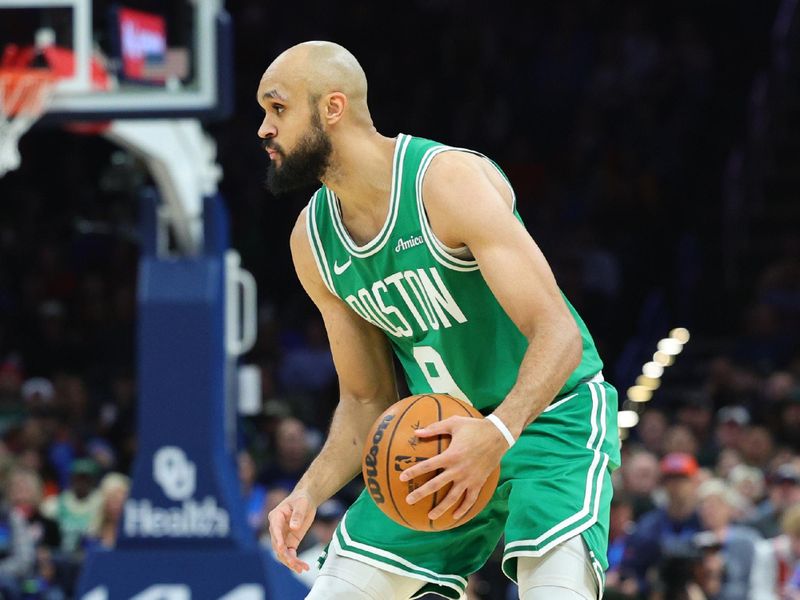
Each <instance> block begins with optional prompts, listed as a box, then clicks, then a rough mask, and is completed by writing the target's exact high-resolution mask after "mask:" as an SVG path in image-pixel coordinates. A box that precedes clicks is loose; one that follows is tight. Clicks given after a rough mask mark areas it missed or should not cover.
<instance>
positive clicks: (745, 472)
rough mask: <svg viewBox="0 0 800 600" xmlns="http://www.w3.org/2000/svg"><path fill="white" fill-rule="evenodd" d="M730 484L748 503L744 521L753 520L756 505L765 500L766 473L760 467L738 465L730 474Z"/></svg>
mask: <svg viewBox="0 0 800 600" xmlns="http://www.w3.org/2000/svg"><path fill="white" fill-rule="evenodd" d="M728 482H729V483H730V484H731V486H732V487H733V489H734V490H736V491H737V492H738V493H739V494H740V495H741V496H742V499H743V501H744V502H745V503H746V507H745V513H744V515H742V517H743V518H742V520H744V521H748V520H752V519H753V518H754V517H755V510H756V509H755V507H756V505H758V504H759V503H760V502H761V501H762V500H763V498H764V487H765V486H764V473H763V472H762V470H761V469H759V468H758V467H751V466H748V465H736V466H735V467H733V468H732V469H731V470H730V472H729V473H728Z"/></svg>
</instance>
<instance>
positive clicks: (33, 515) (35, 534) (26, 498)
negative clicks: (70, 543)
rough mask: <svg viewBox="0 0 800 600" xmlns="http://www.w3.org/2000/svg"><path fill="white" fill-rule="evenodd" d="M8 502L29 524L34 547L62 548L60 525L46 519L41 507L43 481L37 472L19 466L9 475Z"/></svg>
mask: <svg viewBox="0 0 800 600" xmlns="http://www.w3.org/2000/svg"><path fill="white" fill-rule="evenodd" d="M8 500H9V503H10V505H11V507H12V509H13V510H14V511H16V512H17V513H18V514H20V515H22V516H23V517H24V519H25V522H26V523H27V528H28V534H29V536H30V538H31V540H32V541H33V543H34V545H35V546H36V547H37V548H38V547H39V546H45V547H47V548H50V549H51V550H52V549H57V548H59V547H60V546H61V531H60V530H59V528H58V523H57V522H56V521H55V520H53V519H49V518H47V517H45V516H44V515H43V514H42V512H41V510H40V509H39V505H40V504H41V502H42V480H41V478H40V477H39V474H38V473H36V471H33V470H31V469H28V468H26V467H21V466H17V467H15V468H14V469H12V471H11V473H10V474H9V481H8Z"/></svg>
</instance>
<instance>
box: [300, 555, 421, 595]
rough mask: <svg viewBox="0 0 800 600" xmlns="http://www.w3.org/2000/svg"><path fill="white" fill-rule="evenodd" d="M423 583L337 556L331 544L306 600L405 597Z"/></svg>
mask: <svg viewBox="0 0 800 600" xmlns="http://www.w3.org/2000/svg"><path fill="white" fill-rule="evenodd" d="M423 585H425V582H424V581H422V580H420V579H415V578H413V577H407V576H404V575H398V574H396V573H391V572H389V571H385V570H383V569H379V568H377V567H374V566H372V565H368V564H367V563H364V562H361V561H359V560H355V559H352V558H348V557H346V556H341V555H340V554H337V553H336V551H335V549H334V548H333V547H331V549H330V551H329V553H328V556H327V557H326V558H325V564H323V565H322V569H320V572H319V576H318V577H317V578H316V580H315V581H314V586H313V587H312V588H311V592H310V593H309V594H308V596H306V600H408V599H409V598H410V597H411V596H412V595H413V594H414V593H415V592H416V591H417V590H419V589H420V588H421V587H422V586H423Z"/></svg>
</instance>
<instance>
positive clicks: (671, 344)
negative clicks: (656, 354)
mask: <svg viewBox="0 0 800 600" xmlns="http://www.w3.org/2000/svg"><path fill="white" fill-rule="evenodd" d="M657 347H658V349H659V350H660V351H661V352H663V353H665V354H669V355H670V356H676V355H678V354H680V353H681V351H682V350H683V344H681V343H680V342H679V341H678V340H676V339H675V338H663V339H661V340H659V342H658V346H657Z"/></svg>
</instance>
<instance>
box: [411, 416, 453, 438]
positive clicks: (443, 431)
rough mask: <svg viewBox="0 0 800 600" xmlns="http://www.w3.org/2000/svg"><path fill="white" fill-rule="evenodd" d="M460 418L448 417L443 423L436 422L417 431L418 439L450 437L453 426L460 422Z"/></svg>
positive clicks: (415, 431)
mask: <svg viewBox="0 0 800 600" xmlns="http://www.w3.org/2000/svg"><path fill="white" fill-rule="evenodd" d="M458 419H459V417H448V418H446V419H444V420H443V421H436V422H435V423H431V424H430V425H426V426H425V427H422V428H420V429H415V430H414V433H415V434H416V436H417V437H431V436H434V435H450V434H452V433H453V426H454V425H455V424H456V423H457V422H458Z"/></svg>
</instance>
